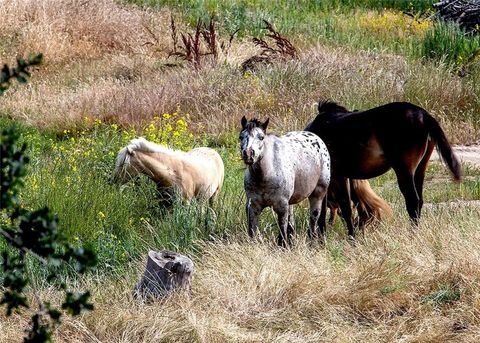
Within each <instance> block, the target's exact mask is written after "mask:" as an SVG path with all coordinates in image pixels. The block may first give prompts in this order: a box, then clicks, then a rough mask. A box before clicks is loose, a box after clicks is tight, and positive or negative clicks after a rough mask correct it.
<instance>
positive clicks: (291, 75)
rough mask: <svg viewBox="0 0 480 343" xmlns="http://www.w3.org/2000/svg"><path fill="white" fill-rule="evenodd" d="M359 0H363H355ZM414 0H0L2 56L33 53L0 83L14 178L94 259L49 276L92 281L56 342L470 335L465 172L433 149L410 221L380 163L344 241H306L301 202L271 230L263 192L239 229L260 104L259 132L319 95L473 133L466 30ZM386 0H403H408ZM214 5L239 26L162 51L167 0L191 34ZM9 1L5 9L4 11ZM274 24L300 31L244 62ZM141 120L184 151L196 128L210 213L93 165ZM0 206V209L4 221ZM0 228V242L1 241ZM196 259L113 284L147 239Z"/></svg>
mask: <svg viewBox="0 0 480 343" xmlns="http://www.w3.org/2000/svg"><path fill="white" fill-rule="evenodd" d="M360 3H361V5H359V4H360ZM431 4H432V1H415V2H409V1H403V0H402V1H393V0H377V1H375V0H368V1H362V2H360V1H353V0H329V1H321V2H310V1H301V2H294V1H287V0H284V1H282V2H281V5H282V6H280V4H279V3H276V2H267V1H262V0H256V1H254V0H250V1H247V0H245V1H233V0H231V1H222V2H221V1H216V0H209V1H206V0H205V1H185V2H181V5H179V4H178V2H174V1H153V0H130V1H118V2H115V1H111V0H101V1H97V2H88V1H87V2H77V1H70V0H46V1H43V2H41V3H40V2H35V1H29V0H22V1H9V0H7V1H4V2H1V3H0V16H2V18H6V19H5V20H3V21H1V22H0V54H1V55H0V56H2V62H8V63H10V64H12V63H13V61H14V58H15V56H17V54H20V55H25V54H28V53H36V52H43V53H44V54H45V63H44V65H42V66H40V67H38V68H37V69H36V70H34V71H33V77H32V79H31V82H30V83H29V84H28V85H26V86H15V87H14V88H13V89H11V90H9V91H8V92H7V93H6V94H5V95H4V96H3V97H2V98H1V99H0V100H1V103H0V104H1V106H0V116H1V118H0V128H4V127H7V126H9V125H11V124H13V123H15V124H16V125H17V127H18V129H19V130H21V132H22V140H23V142H25V143H27V144H28V147H29V148H28V154H29V155H30V156H31V163H30V167H29V173H28V176H27V178H26V186H25V188H24V190H23V191H22V194H21V199H22V202H23V204H24V205H25V206H26V207H28V208H39V207H41V206H45V205H46V206H49V207H50V208H51V209H52V210H53V211H54V212H55V213H57V214H58V217H59V221H60V224H61V226H62V228H63V231H64V232H65V234H66V235H67V237H68V238H69V240H70V242H71V243H73V244H75V243H84V244H87V245H89V246H92V247H93V248H94V249H95V250H96V252H97V254H98V256H99V266H98V269H97V271H96V272H93V273H90V274H88V275H86V276H85V277H84V278H82V279H79V278H78V277H76V276H75V275H73V274H72V273H71V272H70V271H68V270H65V271H63V272H62V273H60V275H59V278H63V279H67V280H69V284H71V285H72V287H74V288H75V287H85V286H86V287H88V288H89V289H91V290H92V291H93V294H94V303H95V308H96V309H95V311H93V312H92V313H88V314H85V315H83V316H81V317H80V318H78V319H68V320H66V321H65V322H64V324H63V325H62V326H61V327H60V328H59V329H58V330H57V333H56V340H57V341H59V342H154V341H155V342H157V341H161V342H173V341H184V342H191V341H197V342H206V341H214V342H225V341H232V342H237V341H241V342H284V341H298V342H305V341H310V342H319V341H325V342H332V341H334V342H360V341H361V342H379V341H382V342H391V341H399V342H444V341H452V342H458V341H465V342H467V341H468V342H474V341H477V340H478V339H479V337H480V330H479V329H478V328H479V324H480V322H479V318H480V312H479V311H480V305H479V304H480V302H479V298H478V293H479V288H480V286H479V282H478V280H480V274H479V272H478V268H477V266H478V263H479V262H480V261H479V259H480V255H479V254H478V251H480V250H479V246H478V240H477V239H478V238H479V237H478V236H479V234H478V230H477V228H478V225H479V223H480V215H479V213H480V211H479V205H478V202H476V201H477V200H480V170H478V169H476V168H474V167H467V166H466V167H465V170H464V172H465V180H464V181H463V182H462V183H460V184H454V183H452V182H450V181H449V177H450V176H449V174H448V172H447V170H446V168H445V166H443V165H441V164H438V163H432V164H431V166H430V167H429V170H428V172H427V181H426V186H425V202H426V203H428V205H427V206H426V208H425V211H424V217H423V218H422V223H421V225H420V227H419V228H418V229H416V230H412V228H411V226H410V224H409V222H408V220H407V216H406V211H405V209H404V202H403V198H402V197H401V195H400V192H399V190H398V188H397V185H396V181H395V177H394V174H393V173H392V172H389V173H387V174H385V175H384V176H381V177H379V178H376V179H374V180H372V187H373V188H374V190H375V191H376V192H378V193H379V194H380V195H381V196H382V197H383V198H385V199H386V200H387V202H388V203H389V204H390V205H391V206H392V208H393V210H394V216H393V218H389V219H387V220H386V221H385V222H383V223H381V224H380V225H379V226H378V227H371V228H369V229H368V230H367V232H366V233H365V235H363V236H361V237H360V238H359V241H358V243H357V244H356V245H354V246H352V245H350V244H349V243H348V242H347V241H346V239H345V228H344V226H343V223H341V222H340V221H338V222H337V223H336V224H335V225H334V226H333V227H329V228H328V242H327V245H326V247H325V248H319V247H317V246H316V245H315V244H311V243H310V242H307V241H306V237H305V236H306V230H307V229H306V228H307V223H308V218H307V210H308V209H307V204H303V203H302V204H300V205H299V206H297V209H296V212H295V213H296V224H297V233H298V235H297V241H296V244H295V247H294V248H293V249H291V250H288V251H283V250H279V249H277V248H276V247H275V246H274V244H273V243H274V241H275V240H274V236H276V233H277V227H276V224H275V218H274V216H273V214H272V212H271V211H270V210H268V211H265V212H264V213H263V216H262V220H261V225H260V226H261V230H260V231H261V239H260V241H259V242H256V243H251V242H248V241H247V240H246V218H245V213H244V203H245V195H244V191H243V169H244V167H243V163H242V161H241V160H240V156H239V152H238V142H237V139H238V138H237V137H238V128H239V120H240V118H241V116H242V115H247V116H257V117H260V118H265V117H267V116H268V117H270V118H271V119H270V122H271V123H272V126H273V128H274V130H275V131H276V132H279V133H281V132H286V131H289V130H296V129H302V128H303V127H304V126H305V125H306V123H307V122H308V121H309V120H311V119H312V118H313V117H314V115H315V108H316V103H317V101H318V100H319V99H333V100H335V101H337V102H339V103H341V104H344V105H345V106H347V107H349V108H351V109H366V108H369V107H372V106H375V105H379V104H383V103H385V102H390V101H400V100H402V101H403V100H404V101H410V102H413V103H416V104H418V105H420V106H422V107H424V108H426V109H427V110H428V111H429V112H430V113H432V115H433V116H435V118H437V119H438V120H439V121H440V123H441V125H442V127H443V128H444V129H445V131H446V133H447V136H448V137H449V138H450V140H451V141H452V142H454V143H457V144H471V143H475V142H479V140H480V83H478V81H477V80H478V79H479V77H480V60H479V58H478V57H476V53H477V51H478V50H480V40H479V39H478V38H475V37H465V36H464V35H463V34H462V33H461V32H460V31H459V30H458V29H456V28H455V27H453V26H451V25H447V24H443V23H437V22H435V21H434V19H433V18H431V17H430V16H429V15H430V14H431ZM402 11H406V12H409V13H411V14H412V15H413V17H412V16H409V15H406V14H404V13H403V12H402ZM213 12H214V13H215V15H216V18H217V20H218V27H219V35H220V40H224V41H226V40H228V37H229V34H230V33H232V32H233V31H234V30H236V29H237V28H239V29H240V31H239V33H238V35H237V36H236V38H234V39H233V41H232V44H231V47H230V49H229V50H228V51H221V52H220V54H219V58H218V60H217V61H215V60H213V59H212V58H211V57H210V56H207V57H204V59H203V60H202V65H201V67H200V68H194V67H193V66H192V65H191V64H190V63H189V62H187V61H183V60H181V59H179V58H175V57H173V56H170V57H169V53H170V52H171V51H172V49H173V44H172V41H171V32H170V16H171V15H173V16H174V17H175V20H176V24H177V30H179V31H180V32H186V31H189V32H193V31H192V30H193V28H192V26H193V25H194V24H195V23H196V21H197V19H198V18H201V19H203V20H208V18H209V17H210V14H211V13H213ZM9 13H15V14H16V15H15V16H12V15H11V14H10V15H9ZM262 19H267V20H269V21H270V22H272V23H273V24H274V25H275V27H276V28H277V29H278V30H279V31H280V32H281V33H283V34H285V35H286V36H287V37H288V38H289V39H290V40H291V41H292V42H293V44H294V45H295V46H296V47H297V48H298V49H299V53H298V58H297V59H282V60H278V61H276V62H275V63H272V64H270V65H266V66H261V67H259V68H258V70H256V71H255V72H248V73H242V72H241V71H240V65H241V63H242V62H243V61H245V60H246V59H247V58H249V57H251V56H252V55H254V54H256V53H258V48H257V47H255V46H254V44H253V43H252V41H251V39H252V37H253V36H263V37H264V34H265V32H264V31H263V30H262V29H261V28H262V25H263V24H262ZM139 135H142V136H145V137H147V138H148V139H150V140H153V141H155V142H158V143H163V144H167V145H169V146H172V147H174V148H177V149H182V150H188V149H190V148H192V147H197V146H210V147H213V148H215V149H217V150H218V151H219V153H220V154H221V156H222V158H223V160H224V163H225V168H226V178H225V183H224V187H223V191H222V193H221V195H220V198H219V199H218V201H217V203H216V204H215V206H214V208H213V211H214V212H215V215H213V216H212V215H208V213H207V211H204V210H203V207H202V204H196V203H195V202H194V203H192V204H190V205H186V204H184V203H182V202H181V201H178V202H177V203H176V204H175V206H174V207H173V208H172V209H170V210H167V209H164V208H161V207H159V206H158V205H157V204H156V202H155V198H156V194H155V187H154V185H153V184H152V183H151V182H149V180H147V179H146V178H138V179H136V180H135V181H133V182H131V183H129V184H127V185H126V186H125V187H121V188H120V187H118V186H117V185H113V184H111V182H110V178H111V174H112V172H113V168H114V163H115V157H116V155H117V153H118V151H119V150H120V149H121V148H122V147H123V146H125V145H126V144H127V142H128V141H129V140H130V139H132V138H134V137H136V136H139ZM2 220H3V219H2ZM4 247H5V243H4V242H2V241H0V249H4ZM164 248H168V249H174V250H177V251H179V252H182V253H185V254H187V255H189V256H191V257H192V258H193V259H194V262H195V265H196V271H195V275H194V280H193V285H192V291H191V293H190V294H177V295H175V296H174V297H172V298H170V299H168V300H165V301H163V302H158V303H154V304H150V305H146V304H138V303H135V302H134V301H133V299H132V297H131V290H132V289H133V285H134V283H135V282H136V281H137V279H138V277H139V275H140V274H141V272H142V268H143V266H144V263H145V254H146V252H147V251H148V249H157V250H160V249H164ZM32 267H33V268H34V272H35V275H36V281H35V282H36V283H37V284H38V285H39V286H41V287H40V288H41V289H42V293H43V296H44V297H46V298H47V299H50V300H51V301H52V302H54V303H55V302H57V301H58V300H59V299H58V293H57V290H56V289H55V287H54V286H52V285H49V284H47V283H46V281H45V280H44V275H46V271H45V270H41V269H40V268H35V264H34V262H32ZM27 318H28V316H27V313H22V314H17V315H15V316H13V317H10V318H5V317H4V314H3V313H1V314H0V341H1V342H4V341H5V342H13V341H19V340H20V337H21V336H22V334H23V329H24V327H25V325H26V319H27Z"/></svg>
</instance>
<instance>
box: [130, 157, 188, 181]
mask: <svg viewBox="0 0 480 343" xmlns="http://www.w3.org/2000/svg"><path fill="white" fill-rule="evenodd" d="M137 154H138V158H139V160H140V162H141V164H142V172H143V173H144V174H145V175H147V176H148V177H150V178H151V179H152V180H153V181H155V182H157V183H159V184H161V185H162V186H166V187H169V186H172V185H174V184H175V183H176V179H177V176H178V169H179V165H180V163H181V161H180V160H179V159H175V158H174V157H172V156H170V155H169V154H166V153H161V152H154V153H150V152H143V151H137Z"/></svg>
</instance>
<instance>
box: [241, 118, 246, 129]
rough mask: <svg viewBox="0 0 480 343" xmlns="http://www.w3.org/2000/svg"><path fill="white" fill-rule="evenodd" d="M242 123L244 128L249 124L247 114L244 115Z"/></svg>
mask: <svg viewBox="0 0 480 343" xmlns="http://www.w3.org/2000/svg"><path fill="white" fill-rule="evenodd" d="M241 123H242V129H244V128H245V126H247V118H245V116H243V117H242V120H241Z"/></svg>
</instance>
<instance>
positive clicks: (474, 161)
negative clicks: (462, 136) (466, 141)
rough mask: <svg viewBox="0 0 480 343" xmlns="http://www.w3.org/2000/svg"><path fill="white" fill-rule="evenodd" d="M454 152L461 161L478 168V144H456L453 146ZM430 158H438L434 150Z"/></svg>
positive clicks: (479, 153)
mask: <svg viewBox="0 0 480 343" xmlns="http://www.w3.org/2000/svg"><path fill="white" fill-rule="evenodd" d="M453 150H454V151H455V154H456V155H457V157H458V158H459V159H460V160H461V161H462V162H466V163H469V164H471V165H473V166H475V167H478V168H480V145H470V146H464V145H457V146H454V147H453ZM431 160H438V154H437V151H436V150H435V151H434V152H433V154H432V157H431Z"/></svg>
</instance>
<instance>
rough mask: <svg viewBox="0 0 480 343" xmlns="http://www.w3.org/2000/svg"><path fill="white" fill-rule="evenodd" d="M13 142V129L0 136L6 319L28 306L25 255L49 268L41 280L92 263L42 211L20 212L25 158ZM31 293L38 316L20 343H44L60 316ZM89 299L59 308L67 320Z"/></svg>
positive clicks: (71, 296) (71, 299)
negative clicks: (63, 269) (67, 315)
mask: <svg viewBox="0 0 480 343" xmlns="http://www.w3.org/2000/svg"><path fill="white" fill-rule="evenodd" d="M18 140H19V133H18V132H17V130H16V128H15V127H14V126H12V127H10V128H7V129H4V130H2V131H1V134H0V151H1V164H0V170H1V176H2V182H1V187H0V193H1V194H2V199H1V200H2V201H1V203H0V211H1V215H2V225H1V227H0V237H2V238H3V239H4V240H5V241H6V243H7V246H8V249H6V250H5V251H4V252H3V254H2V268H3V287H4V288H5V290H4V292H3V297H2V299H1V301H0V304H2V305H6V308H7V311H6V312H7V315H11V314H12V312H13V311H15V310H19V309H20V308H22V307H23V308H28V307H29V303H28V300H27V297H26V295H25V292H26V287H27V286H28V285H29V284H30V285H32V286H33V284H31V281H32V280H31V278H30V277H29V276H28V275H29V270H28V268H27V264H26V259H27V256H31V257H33V258H35V259H36V260H37V261H38V262H39V263H41V264H42V265H43V266H44V267H47V268H48V267H53V268H50V270H51V272H50V273H49V275H48V276H47V280H49V281H51V280H54V279H55V278H56V276H57V273H56V272H57V270H58V267H60V266H61V265H62V264H63V263H70V264H72V265H74V266H75V269H76V271H77V272H79V273H83V272H85V271H86V270H87V269H88V268H91V267H93V266H95V264H96V262H97V261H96V256H95V254H94V253H93V252H92V251H91V250H89V249H84V248H83V247H73V246H71V245H70V244H68V243H66V242H65V238H64V237H63V236H62V234H61V232H60V231H59V228H58V220H57V218H56V217H55V216H54V215H53V214H51V213H50V211H49V210H48V208H45V207H44V208H41V209H39V210H34V211H33V210H32V211H31V210H27V209H25V208H23V207H22V204H21V202H20V200H19V197H18V193H19V192H20V190H21V187H23V186H24V181H23V178H24V177H25V175H26V164H27V163H28V157H26V156H25V150H26V144H23V145H22V146H21V147H20V148H19V147H18V146H17V142H18ZM60 286H61V288H62V289H64V290H66V288H67V285H66V284H65V283H61V284H60ZM33 292H34V295H35V298H36V300H37V305H38V311H37V312H36V313H35V314H34V315H33V316H32V326H31V329H30V330H29V331H28V335H27V337H26V338H25V340H24V342H50V341H51V339H52V330H53V328H54V327H56V326H57V325H58V324H59V323H60V317H61V313H60V312H59V311H58V310H57V309H55V308H53V307H51V306H50V304H48V303H45V302H42V301H41V300H40V298H39V296H38V294H37V291H36V289H35V288H34V287H33ZM89 296H90V293H89V292H85V293H83V294H76V293H71V292H67V294H66V297H65V299H64V301H63V303H62V308H63V309H64V310H66V311H67V312H68V313H70V314H71V315H78V314H80V312H81V311H82V310H84V309H85V310H91V309H93V306H92V305H91V304H89V303H88V298H89ZM47 318H48V319H47Z"/></svg>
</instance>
